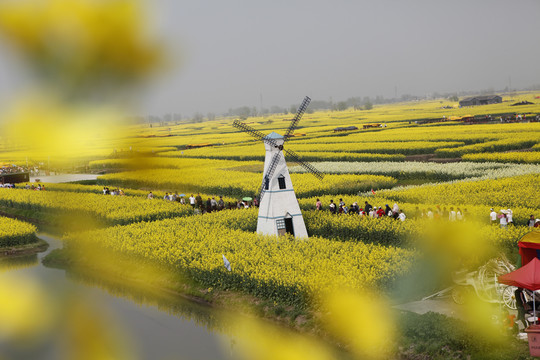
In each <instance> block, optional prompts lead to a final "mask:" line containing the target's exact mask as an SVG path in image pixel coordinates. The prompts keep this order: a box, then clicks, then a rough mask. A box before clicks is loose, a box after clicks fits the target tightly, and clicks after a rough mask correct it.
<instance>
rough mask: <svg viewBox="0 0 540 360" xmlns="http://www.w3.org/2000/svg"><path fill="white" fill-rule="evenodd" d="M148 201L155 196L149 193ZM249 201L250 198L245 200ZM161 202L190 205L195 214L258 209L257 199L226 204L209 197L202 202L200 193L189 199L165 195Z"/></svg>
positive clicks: (181, 195)
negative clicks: (253, 207)
mask: <svg viewBox="0 0 540 360" xmlns="http://www.w3.org/2000/svg"><path fill="white" fill-rule="evenodd" d="M147 198H148V199H155V198H156V197H155V195H154V194H153V193H152V192H151V191H150V192H149V193H148V195H147ZM247 199H251V198H247ZM163 200H165V201H175V202H179V203H180V204H182V205H186V204H188V205H191V207H192V208H193V210H195V211H196V212H201V213H210V212H213V211H221V210H225V209H229V210H231V209H249V208H250V207H252V206H255V207H258V206H259V202H258V200H257V198H254V199H252V200H251V201H248V200H246V199H240V200H238V201H236V202H227V203H225V201H224V200H223V196H219V198H217V199H216V196H212V197H209V198H208V199H207V200H203V198H202V196H201V194H200V193H198V194H197V195H196V196H195V195H194V194H191V196H190V197H189V198H187V199H186V197H185V195H184V194H180V195H179V194H178V193H177V192H176V193H172V192H171V193H168V192H167V193H165V195H164V196H163Z"/></svg>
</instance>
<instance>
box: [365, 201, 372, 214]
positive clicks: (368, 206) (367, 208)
mask: <svg viewBox="0 0 540 360" xmlns="http://www.w3.org/2000/svg"><path fill="white" fill-rule="evenodd" d="M371 208H372V206H371V204H369V203H368V202H367V201H366V206H364V211H365V213H366V214H369V211H370V210H371Z"/></svg>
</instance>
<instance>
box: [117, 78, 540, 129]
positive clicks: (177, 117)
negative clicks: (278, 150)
mask: <svg viewBox="0 0 540 360" xmlns="http://www.w3.org/2000/svg"><path fill="white" fill-rule="evenodd" d="M537 89H540V85H537V86H533V87H531V88H527V89H525V90H537ZM509 91H515V90H511V89H508V87H506V88H505V89H502V90H495V89H493V88H487V89H483V90H480V91H478V90H477V91H460V92H451V93H438V92H434V93H432V94H430V95H427V96H423V97H420V96H416V95H411V94H403V95H401V96H400V97H395V98H385V97H384V96H382V95H377V96H375V97H370V96H364V97H360V96H357V97H350V98H348V99H347V100H343V101H337V102H334V101H333V100H332V98H330V99H329V100H312V101H311V103H310V104H309V107H308V109H307V110H306V113H308V114H309V113H312V112H314V111H344V110H347V109H354V110H357V111H362V110H371V109H372V108H373V106H374V105H381V104H389V103H396V102H405V101H416V100H423V99H446V100H448V101H452V102H457V101H459V97H460V96H461V97H463V96H470V95H477V94H494V93H496V92H509ZM299 106H300V103H298V104H293V105H290V106H289V107H282V106H275V105H274V106H271V107H269V108H262V109H260V108H259V109H258V108H257V107H255V106H240V107H237V108H230V109H229V110H228V111H227V112H225V113H222V114H220V116H226V117H234V118H238V119H241V120H245V119H247V118H250V117H255V116H266V115H275V114H283V115H289V114H291V116H292V115H293V114H295V113H296V111H297V109H298V107H299ZM215 119H216V114H215V113H211V112H210V113H207V114H206V115H205V114H202V113H200V112H196V113H195V114H193V115H192V116H191V117H182V115H181V114H177V113H167V114H164V115H162V116H156V115H147V116H139V115H137V116H131V117H129V118H128V119H127V120H128V121H130V122H131V123H148V124H158V126H166V125H170V124H175V123H176V124H180V123H200V122H203V121H212V120H215Z"/></svg>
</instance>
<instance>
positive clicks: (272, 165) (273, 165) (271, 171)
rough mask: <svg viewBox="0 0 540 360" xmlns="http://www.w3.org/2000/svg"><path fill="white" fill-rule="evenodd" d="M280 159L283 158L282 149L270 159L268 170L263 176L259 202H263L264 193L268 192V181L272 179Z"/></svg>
mask: <svg viewBox="0 0 540 360" xmlns="http://www.w3.org/2000/svg"><path fill="white" fill-rule="evenodd" d="M280 159H281V151H280V152H277V153H276V154H274V156H273V157H272V160H271V161H270V165H269V166H268V170H267V171H266V174H264V176H263V182H262V184H261V189H260V190H259V204H260V203H261V201H262V198H263V196H264V193H265V192H266V186H265V185H266V182H267V181H270V179H271V178H272V175H274V171H276V167H277V164H278V162H279V160H280Z"/></svg>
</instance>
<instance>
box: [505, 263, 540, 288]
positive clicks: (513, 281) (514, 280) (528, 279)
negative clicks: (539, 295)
mask: <svg viewBox="0 0 540 360" xmlns="http://www.w3.org/2000/svg"><path fill="white" fill-rule="evenodd" d="M499 283H501V284H506V285H511V286H516V287H520V288H524V289H529V290H532V291H534V290H540V260H538V258H536V257H535V258H533V259H532V260H531V261H529V263H527V264H526V265H524V266H522V267H520V268H519V269H517V270H514V271H512V272H510V273H508V274H504V275H501V276H499Z"/></svg>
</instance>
